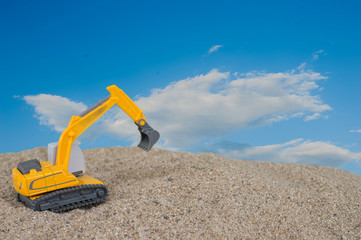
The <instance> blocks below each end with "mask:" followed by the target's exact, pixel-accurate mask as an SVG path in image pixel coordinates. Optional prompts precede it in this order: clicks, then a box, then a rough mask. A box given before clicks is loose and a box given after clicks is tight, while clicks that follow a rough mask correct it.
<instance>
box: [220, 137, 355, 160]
mask: <svg viewBox="0 0 361 240" xmlns="http://www.w3.org/2000/svg"><path fill="white" fill-rule="evenodd" d="M216 152H217V153H219V154H221V155H223V156H226V157H229V158H237V159H243V160H256V161H268V162H281V163H301V164H311V165H321V166H330V167H341V166H343V165H345V164H346V163H348V162H351V161H353V160H356V161H360V160H361V153H353V152H350V151H349V150H347V149H343V148H340V147H337V146H335V145H333V144H331V143H327V142H321V141H316V142H312V141H309V140H304V139H301V138H300V139H295V140H292V141H289V142H286V143H282V144H274V145H266V146H256V147H242V148H239V149H236V148H235V149H233V150H232V149H222V148H219V149H218V150H217V151H216Z"/></svg>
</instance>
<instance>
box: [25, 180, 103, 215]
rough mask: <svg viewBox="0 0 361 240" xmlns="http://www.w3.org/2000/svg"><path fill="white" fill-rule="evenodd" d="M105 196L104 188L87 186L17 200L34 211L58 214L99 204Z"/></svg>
mask: <svg viewBox="0 0 361 240" xmlns="http://www.w3.org/2000/svg"><path fill="white" fill-rule="evenodd" d="M107 195H108V189H107V187H106V186H104V185H102V184H88V185H81V186H76V187H71V188H64V189H60V190H56V191H53V192H50V193H48V194H46V195H43V196H41V197H39V198H36V199H34V200H31V199H30V198H29V197H25V196H22V195H18V199H19V200H20V201H21V202H23V203H25V204H26V205H27V206H28V207H30V208H32V209H33V210H35V211H44V210H50V211H52V212H56V213H60V212H64V211H69V210H71V209H74V208H79V207H84V206H89V205H93V204H96V203H100V202H102V201H104V200H105V199H106V197H107Z"/></svg>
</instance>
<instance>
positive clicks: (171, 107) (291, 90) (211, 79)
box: [24, 66, 331, 150]
mask: <svg viewBox="0 0 361 240" xmlns="http://www.w3.org/2000/svg"><path fill="white" fill-rule="evenodd" d="M321 79H326V77H325V76H322V75H321V74H320V73H317V72H314V71H311V70H308V71H306V70H305V66H303V67H302V68H300V67H299V68H298V69H296V70H291V71H288V72H279V73H264V72H250V73H245V74H239V73H238V74H231V73H228V72H220V71H218V70H217V69H214V70H212V71H210V72H209V73H207V74H204V75H199V76H195V77H190V78H187V79H184V80H180V81H177V82H173V83H171V84H169V85H168V86H166V87H165V88H162V89H153V90H152V92H151V94H150V95H149V96H147V97H140V98H138V99H137V100H136V101H135V102H136V104H137V105H138V106H139V107H140V108H141V109H143V110H144V113H145V116H146V117H147V118H148V120H149V123H150V124H151V126H153V127H154V128H155V129H157V130H159V132H160V133H161V140H162V141H161V143H160V145H158V146H161V147H163V148H168V149H173V150H177V149H189V148H192V147H193V146H194V145H195V144H197V143H199V142H201V141H202V140H205V139H214V138H217V137H221V136H224V135H226V134H228V133H231V132H234V131H237V130H240V129H242V128H247V127H250V126H262V125H265V124H269V123H272V122H278V121H284V120H287V119H290V118H304V119H305V120H312V119H316V118H317V117H320V116H321V113H322V112H324V111H327V110H330V109H331V108H330V106H328V105H327V104H324V103H323V102H322V100H321V99H320V97H319V96H318V95H316V94H315V90H319V88H320V87H319V85H318V83H317V82H318V81H319V80H321ZM24 99H25V101H26V102H27V103H28V104H31V105H33V106H35V111H36V113H37V117H38V118H39V119H40V122H41V123H42V124H46V125H50V126H53V127H54V129H55V130H56V131H62V129H64V127H65V126H66V125H67V122H68V121H69V119H70V117H71V115H74V114H75V115H77V114H79V112H81V111H82V110H84V109H85V108H86V106H85V105H84V104H82V103H76V102H73V101H70V100H69V99H66V98H63V97H59V96H52V95H45V94H39V95H36V96H26V97H25V98H24ZM97 127H101V128H102V129H100V130H98V132H106V133H109V134H112V135H115V136H118V137H119V138H128V139H131V140H132V141H134V142H135V141H136V140H135V139H138V138H139V136H138V134H137V130H136V128H135V126H134V123H133V122H132V121H131V120H130V119H129V117H127V116H125V114H124V113H122V112H121V111H119V110H118V109H114V110H113V111H112V112H111V114H108V117H107V118H102V119H101V120H100V124H99V125H98V126H97ZM94 132H96V131H94Z"/></svg>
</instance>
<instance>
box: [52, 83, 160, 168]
mask: <svg viewBox="0 0 361 240" xmlns="http://www.w3.org/2000/svg"><path fill="white" fill-rule="evenodd" d="M107 90H108V91H109V92H110V96H108V97H106V98H105V99H103V100H101V101H99V102H97V103H96V104H95V105H93V106H91V107H90V108H88V109H87V110H85V111H84V112H82V113H80V114H79V115H78V116H73V117H72V118H71V120H70V122H69V124H68V127H67V128H66V129H65V130H64V131H63V133H62V135H61V136H60V139H59V143H58V151H57V157H56V165H57V166H59V167H62V168H63V170H64V171H67V169H68V164H69V157H70V152H71V146H72V144H73V142H74V141H75V139H76V138H77V137H78V136H80V135H81V134H82V133H83V132H84V131H85V130H86V129H87V128H89V127H90V126H91V125H92V124H93V123H94V122H95V121H96V120H98V119H99V118H100V117H101V116H102V115H103V114H104V113H106V112H107V111H108V110H109V109H110V108H111V107H113V106H114V105H115V104H117V105H118V106H119V107H120V108H121V109H122V110H123V111H124V112H125V113H126V114H127V115H128V116H129V117H130V118H131V119H133V121H134V123H135V124H136V125H137V126H138V130H139V132H140V135H141V140H140V142H139V144H138V147H140V148H142V149H143V150H145V151H149V150H150V149H151V148H152V147H153V145H154V144H155V143H156V142H157V141H158V139H159V133H158V132H157V131H156V130H154V129H153V128H152V127H151V126H149V124H148V123H147V122H146V118H145V117H144V115H143V111H142V110H141V109H140V108H138V106H137V105H136V104H135V103H134V102H133V101H132V100H131V99H130V98H129V97H128V96H127V95H126V94H125V93H124V92H123V91H122V90H121V89H119V88H118V87H117V86H115V85H112V86H109V87H107Z"/></svg>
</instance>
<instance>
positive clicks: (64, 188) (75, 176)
mask: <svg viewBox="0 0 361 240" xmlns="http://www.w3.org/2000/svg"><path fill="white" fill-rule="evenodd" d="M107 90H108V91H109V92H110V96H108V97H106V98H105V99H103V100H101V101H99V102H98V103H96V104H95V105H94V106H92V107H90V108H89V109H87V110H85V111H84V112H82V113H81V114H79V115H78V116H73V117H72V118H71V120H70V122H69V124H68V127H67V128H66V129H65V130H64V131H63V133H62V134H61V136H60V139H59V141H58V143H57V145H56V146H55V148H54V146H53V148H52V151H55V153H54V161H53V162H52V161H50V160H49V161H41V162H40V161H39V160H37V159H32V160H28V161H24V162H20V163H19V164H18V165H17V167H16V168H14V169H13V172H12V179H13V185H14V188H15V190H16V192H17V198H18V200H20V201H21V202H23V203H25V205H27V206H28V207H30V208H32V209H33V210H36V211H44V210H50V211H53V212H63V211H68V210H70V209H74V208H78V207H82V206H87V205H91V204H95V203H98V202H102V201H104V200H105V198H106V197H107V194H108V189H107V187H106V186H104V184H103V182H101V181H99V180H97V179H95V178H93V177H91V176H89V175H86V174H85V169H83V168H80V170H79V168H78V169H77V171H75V172H73V171H69V168H70V165H72V166H76V165H77V161H81V157H83V155H82V154H81V150H80V148H79V149H78V150H79V151H80V154H81V157H79V153H78V156H76V154H75V153H76V151H75V150H77V149H76V148H77V147H78V146H77V145H76V144H75V143H74V141H75V140H76V138H77V137H79V136H80V135H81V134H82V133H83V132H84V131H85V130H86V129H87V128H88V127H90V126H91V125H92V124H93V123H94V122H95V121H96V120H97V119H99V118H100V117H101V116H102V115H103V114H104V113H105V112H107V111H108V110H109V109H110V108H111V107H112V106H114V105H115V104H117V105H118V106H119V107H120V108H121V109H122V110H123V111H124V112H125V113H126V114H127V115H128V116H129V117H130V118H132V119H133V121H134V122H135V124H136V125H137V126H138V130H139V132H140V134H141V141H140V143H139V145H138V147H140V148H142V149H143V150H145V151H149V150H150V149H151V148H152V147H153V145H154V144H155V143H156V142H157V141H158V139H159V136H160V135H159V133H158V132H157V131H156V130H154V129H153V128H152V127H150V126H149V124H148V123H147V122H146V118H145V117H144V115H143V111H142V110H141V109H139V108H138V106H137V105H136V104H135V103H134V102H133V101H132V100H131V99H130V98H129V97H128V96H127V95H126V94H125V93H124V92H123V91H122V90H121V89H119V88H118V87H117V86H115V85H112V86H109V87H107ZM72 149H73V151H72ZM48 150H49V149H48ZM74 154H75V157H74V156H73V155H74ZM79 159H80V160H79ZM70 160H71V161H70ZM83 160H84V158H83ZM69 161H70V165H69ZM80 165H81V164H80ZM73 168H74V167H73Z"/></svg>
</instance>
